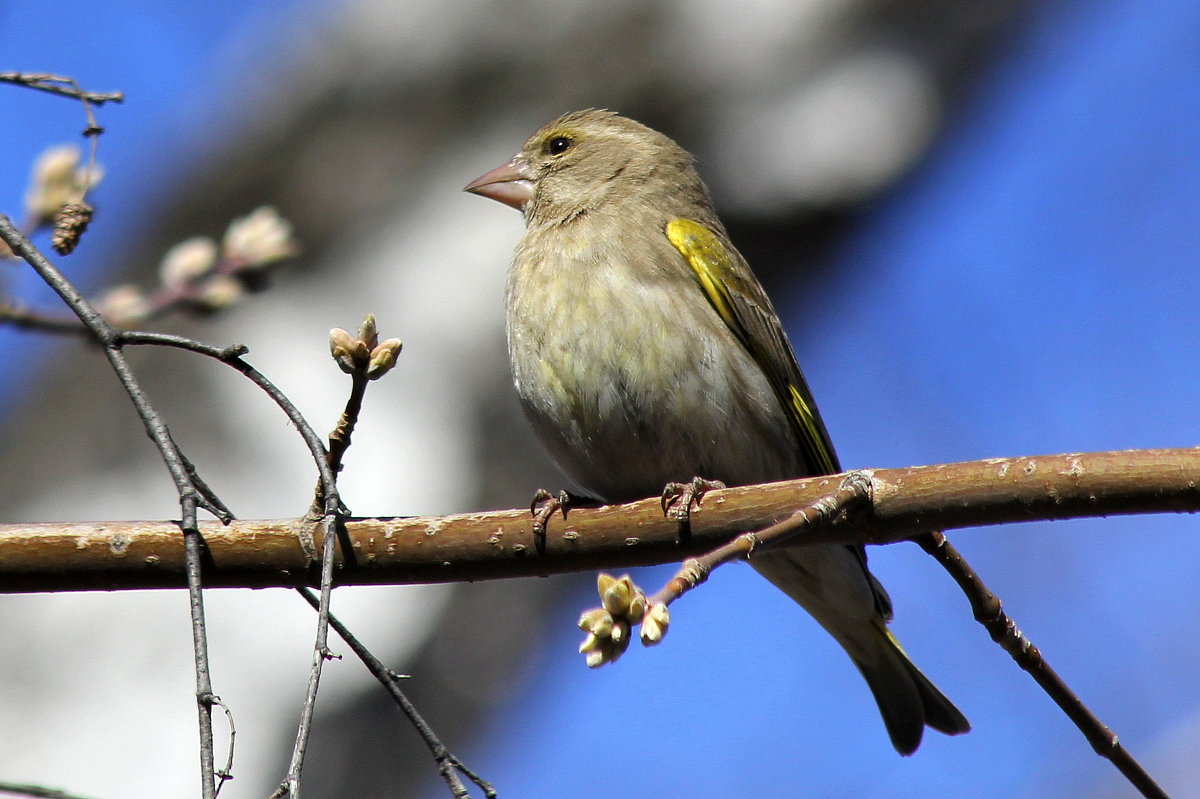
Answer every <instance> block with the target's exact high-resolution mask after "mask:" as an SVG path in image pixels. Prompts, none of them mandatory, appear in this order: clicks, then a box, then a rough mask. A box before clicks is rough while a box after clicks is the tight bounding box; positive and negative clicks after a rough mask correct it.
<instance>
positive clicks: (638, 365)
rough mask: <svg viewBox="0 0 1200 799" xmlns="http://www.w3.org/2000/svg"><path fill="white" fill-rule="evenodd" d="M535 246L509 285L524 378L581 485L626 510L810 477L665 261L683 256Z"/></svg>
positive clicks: (527, 246) (519, 377)
mask: <svg viewBox="0 0 1200 799" xmlns="http://www.w3.org/2000/svg"><path fill="white" fill-rule="evenodd" d="M591 238H593V239H594V238H595V237H591ZM529 239H530V237H529V236H527V239H526V241H524V242H523V243H522V246H521V247H519V248H518V251H517V255H516V258H515V259H514V262H513V267H512V270H511V271H510V273H509V281H508V290H507V295H508V296H507V299H508V312H507V332H508V348H509V355H510V358H511V361H512V369H513V380H514V383H515V385H516V388H517V393H518V394H519V396H520V398H521V402H522V405H523V407H524V408H525V411H526V413H527V415H528V417H529V419H530V420H531V422H532V424H533V427H534V430H535V431H536V432H537V434H538V436H539V437H540V438H541V440H542V442H543V444H545V446H546V448H547V449H548V451H549V452H550V454H551V456H552V457H554V458H555V460H556V461H557V462H558V464H559V466H560V467H562V468H563V470H564V471H565V472H566V473H567V475H568V476H569V477H571V478H572V479H573V480H574V481H575V482H577V483H578V484H579V487H581V488H583V489H584V490H585V491H588V492H590V493H594V494H596V495H597V496H599V497H600V498H602V499H606V500H613V501H617V500H627V499H635V498H639V497H644V496H651V495H653V494H656V493H658V492H660V491H661V490H662V487H663V485H664V484H665V483H667V482H670V481H673V480H688V479H690V478H691V477H693V476H696V475H699V476H702V477H707V478H714V479H719V480H724V481H725V482H727V483H729V484H731V485H732V484H739V483H750V482H759V481H765V480H772V479H783V478H785V477H789V476H793V475H796V474H799V464H798V463H796V454H795V451H796V448H795V443H794V440H793V439H792V434H791V431H790V428H789V427H788V424H787V421H786V417H785V416H784V413H783V410H782V408H781V407H780V405H779V403H778V401H777V400H776V398H775V396H774V395H773V393H772V390H771V388H770V385H769V384H768V382H767V380H766V378H765V377H764V376H763V375H762V373H761V372H760V371H759V369H758V368H757V366H756V365H755V364H754V362H753V360H752V359H751V358H750V356H749V355H748V353H746V351H745V349H744V348H743V347H742V346H741V344H740V343H738V342H737V340H736V339H735V338H734V337H733V336H732V335H731V334H730V332H729V331H728V330H727V329H726V328H725V326H724V323H722V322H721V320H720V319H719V317H718V316H717V315H716V314H715V313H714V312H713V310H712V308H711V307H710V306H709V304H708V301H707V299H706V298H705V297H704V295H703V294H702V292H701V291H700V289H699V287H698V286H697V285H696V284H695V281H694V279H693V278H692V277H691V274H690V272H689V271H688V270H687V267H686V265H685V264H683V263H682V261H680V262H679V263H678V264H674V263H673V262H671V261H669V260H668V261H666V262H665V263H664V262H663V259H670V258H676V259H677V258H678V255H677V254H676V253H674V251H673V250H671V249H670V246H669V244H668V243H667V242H666V240H665V239H664V240H663V242H662V244H663V246H662V247H661V248H654V247H645V248H638V247H631V246H629V245H630V242H628V241H626V242H619V241H616V242H614V241H613V240H612V237H601V244H599V245H596V244H593V243H591V242H590V241H588V240H587V239H585V238H582V237H578V236H573V235H570V234H563V235H561V236H559V237H558V238H557V239H556V240H553V241H551V242H545V241H541V240H539V239H537V238H534V239H533V240H532V241H530V240H529ZM648 264H649V265H648ZM671 266H676V267H677V268H676V269H674V271H672V269H671V268H664V267H671Z"/></svg>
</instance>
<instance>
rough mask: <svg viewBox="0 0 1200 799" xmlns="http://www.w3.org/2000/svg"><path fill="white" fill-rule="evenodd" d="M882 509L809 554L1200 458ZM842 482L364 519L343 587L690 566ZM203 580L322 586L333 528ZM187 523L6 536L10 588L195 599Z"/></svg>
mask: <svg viewBox="0 0 1200 799" xmlns="http://www.w3.org/2000/svg"><path fill="white" fill-rule="evenodd" d="M860 473H861V474H862V475H863V476H864V477H865V478H867V479H868V480H869V481H870V486H871V497H872V501H871V503H870V507H868V508H866V509H864V510H862V511H861V512H859V513H855V514H854V515H853V517H852V518H845V517H842V518H839V519H838V520H837V521H836V522H835V523H833V524H832V525H827V526H823V527H820V528H819V529H806V530H802V531H800V532H799V533H798V534H797V537H796V539H795V542H796V543H799V542H807V543H832V542H862V543H876V544H880V543H889V542H895V541H902V540H905V539H908V538H911V537H913V536H914V535H916V534H918V533H923V532H929V531H933V530H946V529H952V528H959V527H973V526H981V525H990V524H1002V523H1008V522H1024V521H1034V520H1041V519H1066V518H1079V517H1092V516H1108V515H1115V514H1134V513H1163V512H1195V511H1197V510H1200V449H1196V448H1192V449H1155V450H1126V451H1119V452H1097V453H1075V454H1063V455H1042V456H1036V457H1020V458H994V459H989V460H982V461H968V462H963V463H951V464H944V465H937V466H917V467H911V468H907V469H874V470H863V471H861V472H860ZM842 479H843V477H842V476H838V475H829V476H823V477H817V478H810V479H805V480H792V481H788V482H783V483H772V484H766V485H761V486H746V487H740V488H730V489H725V490H720V491H713V492H711V493H709V494H707V495H706V496H705V498H704V501H703V504H702V505H701V506H700V507H699V508H697V509H696V510H695V511H694V512H693V514H692V517H691V525H690V531H688V533H687V534H686V535H681V530H680V527H679V525H678V524H677V523H675V522H673V521H670V520H668V519H665V518H663V514H662V510H661V507H660V504H659V499H658V498H653V499H647V500H643V501H640V502H634V503H630V504H627V505H610V506H604V507H600V508H580V509H575V510H572V511H570V513H569V515H568V517H567V518H566V519H565V520H564V519H563V518H562V517H561V516H558V517H556V518H554V519H553V520H551V522H550V524H549V525H548V531H547V535H546V540H545V546H544V547H542V546H541V545H540V542H538V541H537V540H536V539H535V537H534V535H533V532H532V529H531V519H530V514H529V511H527V510H507V511H494V512H489V513H470V514H460V515H453V516H436V517H435V516H426V517H391V518H370V519H367V518H351V519H349V520H347V522H346V528H345V535H346V538H345V539H344V540H345V541H348V542H349V544H350V546H352V547H353V553H354V554H353V557H352V558H350V559H347V558H345V557H343V556H341V554H339V561H338V565H337V571H336V573H335V583H336V584H338V585H368V584H384V583H387V584H396V583H432V582H453V581H462V580H485V579H496V578H503V577H524V576H535V575H549V574H558V573H563V572H571V571H585V570H595V569H619V568H624V567H628V566H637V565H648V564H656V563H667V562H676V561H680V560H682V559H683V558H685V557H688V556H691V555H696V554H699V553H703V552H707V551H709V550H712V549H713V548H714V547H716V546H719V545H720V544H722V543H724V542H725V541H727V540H728V539H730V538H731V537H733V536H735V535H738V534H739V533H742V532H745V531H747V530H756V529H761V528H764V527H767V526H769V525H771V524H774V523H776V522H779V521H780V520H782V519H785V518H788V517H789V516H791V515H792V514H793V513H794V512H795V511H796V509H797V508H800V507H803V506H805V505H807V504H810V503H812V502H813V501H815V500H817V499H820V498H821V497H822V496H826V495H829V494H832V493H834V492H836V491H837V489H838V487H839V485H840V484H841V482H842ZM201 532H202V534H203V537H204V542H205V552H204V560H205V564H204V584H205V585H206V586H212V587H253V588H263V587H270V586H286V587H296V586H311V585H317V584H319V577H320V575H319V558H318V553H319V552H320V547H321V543H322V542H321V540H320V531H319V530H318V529H313V528H312V527H311V526H305V524H304V523H303V522H302V521H301V520H295V519H288V520H267V521H234V522H232V523H231V524H229V525H228V526H223V525H221V524H219V523H217V522H210V523H207V524H204V525H202V526H201ZM185 584H186V580H185V572H184V557H183V551H182V547H181V546H180V545H179V527H178V525H177V524H176V523H174V522H170V521H161V522H88V523H39V524H5V525H0V592H8V593H14V592H48V591H72V590H94V589H106V590H120V589H134V588H181V587H184V586H185Z"/></svg>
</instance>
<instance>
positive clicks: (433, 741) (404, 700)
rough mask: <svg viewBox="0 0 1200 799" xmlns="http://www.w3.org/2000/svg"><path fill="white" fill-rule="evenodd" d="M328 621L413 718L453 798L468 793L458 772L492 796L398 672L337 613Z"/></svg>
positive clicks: (315, 606) (308, 596)
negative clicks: (438, 731)
mask: <svg viewBox="0 0 1200 799" xmlns="http://www.w3.org/2000/svg"><path fill="white" fill-rule="evenodd" d="M297 590H299V592H300V595H301V596H302V597H304V599H305V601H307V602H308V604H310V605H312V607H313V609H314V610H317V609H319V606H320V605H319V601H318V598H317V597H315V596H313V594H312V592H311V591H309V590H307V589H305V588H300V589H297ZM329 623H330V625H332V627H333V629H334V630H336V631H337V634H338V635H340V636H341V637H342V640H343V641H345V642H346V644H347V645H348V646H349V647H350V649H351V650H352V651H353V652H354V654H355V655H357V656H358V658H359V660H361V661H362V662H363V665H364V666H366V667H367V670H368V671H369V672H371V674H372V675H373V676H374V677H375V679H376V680H378V681H379V683H380V684H381V685H382V686H383V687H384V689H385V690H387V692H388V693H389V694H390V695H391V697H392V699H393V700H395V702H396V704H397V705H398V706H399V707H400V710H401V711H402V712H403V713H404V715H406V716H408V720H409V721H410V722H412V725H413V727H414V728H415V729H416V731H417V734H418V735H420V736H421V739H422V740H423V741H424V742H425V745H426V746H427V747H429V751H430V753H431V754H432V755H433V758H434V760H435V761H436V762H437V764H438V773H440V774H441V775H442V779H444V780H445V781H446V785H447V786H448V787H449V788H450V792H451V793H452V794H453V795H454V796H455V797H456V799H459V798H460V797H466V796H469V795H470V794H469V793H468V792H467V789H466V787H465V786H464V785H463V783H462V780H461V779H459V777H458V775H459V773H461V774H462V775H463V776H465V777H466V778H467V779H469V780H471V781H472V782H473V783H475V784H476V785H478V786H479V787H480V788H481V789H482V790H483V794H484V796H486V797H489V799H492V798H493V797H495V796H496V789H495V788H493V787H492V785H491V783H489V782H488V781H486V780H484V779H483V778H482V777H480V776H479V775H478V774H476V773H475V772H473V771H471V769H469V768H467V767H466V765H464V764H463V762H462V761H461V760H459V759H458V757H457V756H456V755H455V754H454V753H453V752H451V751H450V750H449V749H448V748H447V747H446V745H445V744H443V743H442V742H441V739H439V738H438V737H437V734H436V733H434V731H433V728H432V727H430V726H429V723H428V722H427V721H425V719H424V718H423V717H422V716H421V714H420V713H419V712H418V711H417V708H416V706H415V705H413V703H412V702H411V701H410V700H409V698H408V697H407V696H406V695H405V694H404V690H403V689H402V688H401V687H400V679H401V678H400V676H399V675H398V674H396V672H394V671H392V670H391V669H389V668H388V667H387V666H385V665H384V663H383V661H381V660H379V658H377V657H375V655H373V654H372V653H371V651H370V650H369V649H367V648H366V647H365V646H364V645H363V644H362V642H360V641H359V640H358V638H356V637H355V636H354V635H353V634H352V633H351V632H350V630H349V628H347V627H346V625H344V624H342V623H341V622H340V621H338V619H337V617H336V616H332V615H331V616H330V617H329Z"/></svg>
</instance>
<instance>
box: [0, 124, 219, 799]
mask: <svg viewBox="0 0 1200 799" xmlns="http://www.w3.org/2000/svg"><path fill="white" fill-rule="evenodd" d="M85 104H86V101H85ZM89 114H90V111H89ZM0 239H3V240H4V242H5V243H6V244H8V246H9V248H10V249H11V250H12V251H13V252H14V253H15V254H16V255H18V256H20V257H21V258H22V259H24V261H25V262H26V263H27V264H29V266H30V267H31V268H32V269H33V270H34V272H36V273H37V274H38V276H39V277H41V279H42V280H43V281H44V282H45V283H46V284H47V285H48V286H50V288H52V289H53V290H54V291H55V293H57V294H58V296H59V297H60V298H61V299H62V301H63V302H64V303H65V304H66V305H67V307H68V308H70V309H71V311H72V312H73V313H74V314H75V315H76V316H77V317H79V320H80V321H81V322H82V323H83V324H84V325H85V326H86V327H87V328H88V330H89V331H91V334H92V337H93V338H94V339H95V340H96V341H97V342H98V343H99V344H100V345H101V346H102V347H103V349H104V355H105V357H106V358H107V359H108V362H109V365H110V366H111V367H112V369H113V371H114V372H115V373H116V375H117V377H118V379H119V380H120V381H121V384H122V386H124V388H125V392H126V393H127V394H128V395H129V399H130V401H131V402H132V403H133V406H134V408H135V409H136V411H137V413H138V416H139V417H141V420H142V425H143V427H144V428H145V430H146V434H147V435H148V436H150V439H151V440H152V441H153V442H154V444H155V446H156V447H157V448H158V451H159V454H160V455H161V456H162V459H163V463H165V464H166V467H167V471H168V472H170V474H171V477H172V479H173V480H174V482H175V490H176V491H177V492H178V494H179V507H180V522H179V527H180V529H181V531H182V532H183V543H184V553H185V573H186V576H187V585H188V604H189V608H190V612H191V619H192V645H193V651H194V653H195V667H196V708H197V714H198V716H199V726H200V772H201V791H202V795H203V797H204V799H214V798H215V796H216V787H215V779H216V778H215V774H214V763H213V740H212V706H211V697H212V696H213V690H212V679H211V676H210V674H209V664H208V636H207V631H206V630H205V624H204V598H203V593H202V590H201V579H200V561H201V554H202V548H203V542H202V541H201V538H200V529H199V525H198V519H197V516H196V511H197V508H198V507H203V508H204V509H205V510H207V511H209V512H210V513H212V514H213V515H214V516H216V517H217V518H219V519H220V520H221V521H223V522H228V521H230V520H231V519H232V518H233V514H232V513H231V512H230V511H229V509H228V508H227V507H225V504H224V503H223V502H221V500H220V499H219V498H218V497H217V496H216V494H214V493H213V492H212V491H211V490H210V489H209V488H208V486H207V485H205V483H204V482H203V481H202V480H200V478H199V476H198V475H197V474H196V470H195V468H194V467H193V466H192V464H191V463H190V462H189V461H188V459H187V458H186V457H185V456H184V454H183V452H182V451H181V450H180V449H179V447H178V446H177V445H176V444H175V441H174V439H173V438H172V437H171V432H170V430H169V429H168V428H167V424H166V422H165V421H164V420H163V419H162V417H161V416H160V415H159V414H158V411H156V410H155V409H154V407H153V406H152V405H151V404H150V401H149V399H148V398H147V397H146V394H145V392H144V391H143V390H142V387H141V385H140V384H139V382H138V380H137V378H136V377H135V376H134V374H133V370H132V369H131V368H130V366H129V362H128V361H127V360H126V358H125V355H124V353H123V352H122V350H121V347H122V341H121V339H120V336H119V331H117V330H116V329H114V328H113V327H112V325H110V324H108V322H106V321H105V320H104V318H103V317H102V316H101V315H100V314H99V313H98V312H97V311H96V309H95V308H93V307H92V305H91V304H90V303H89V302H88V301H87V300H86V299H85V298H84V297H83V295H82V294H80V293H79V291H78V290H77V289H76V288H75V286H74V285H72V284H71V282H70V281H68V280H67V279H66V277H64V276H63V274H62V273H61V272H59V271H58V269H56V268H55V267H54V265H53V264H51V263H50V262H49V261H48V260H47V259H46V257H45V256H43V255H42V254H41V253H40V252H39V251H38V250H37V248H36V247H34V246H33V244H32V243H30V241H29V240H28V239H26V238H25V237H24V236H22V235H21V234H20V233H19V232H18V231H17V229H16V228H15V227H14V226H13V224H12V223H11V222H10V221H9V219H8V217H6V216H4V215H2V214H0Z"/></svg>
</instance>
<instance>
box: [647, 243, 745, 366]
mask: <svg viewBox="0 0 1200 799" xmlns="http://www.w3.org/2000/svg"><path fill="white" fill-rule="evenodd" d="M667 239H669V240H670V242H671V244H673V245H674V246H675V249H677V250H679V254H680V255H682V256H683V259H684V260H685V261H687V263H688V266H690V267H691V268H692V271H693V272H695V273H696V279H697V280H699V281H700V287H701V288H703V289H704V293H705V295H706V296H707V297H708V301H709V302H710V303H712V306H713V308H715V309H716V311H717V314H718V315H720V317H721V320H722V321H723V322H725V324H726V325H728V326H729V329H730V330H732V331H733V333H734V335H736V336H737V337H738V338H739V339H740V340H741V342H742V344H746V345H748V344H749V342H748V341H747V338H748V337H747V335H746V330H745V328H743V327H742V324H741V322H739V321H738V319H737V317H736V316H734V313H733V300H732V298H731V297H730V296H729V289H728V288H727V287H726V285H725V281H724V280H723V279H722V276H721V274H720V273H721V272H722V271H724V270H726V269H728V268H729V267H728V261H729V256H728V255H727V254H726V252H725V246H724V245H723V244H721V240H720V239H718V238H717V237H716V235H714V234H713V232H712V231H711V230H709V229H708V228H706V227H704V225H701V224H700V223H698V222H693V221H692V220H690V219H672V220H671V221H670V222H668V223H667Z"/></svg>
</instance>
